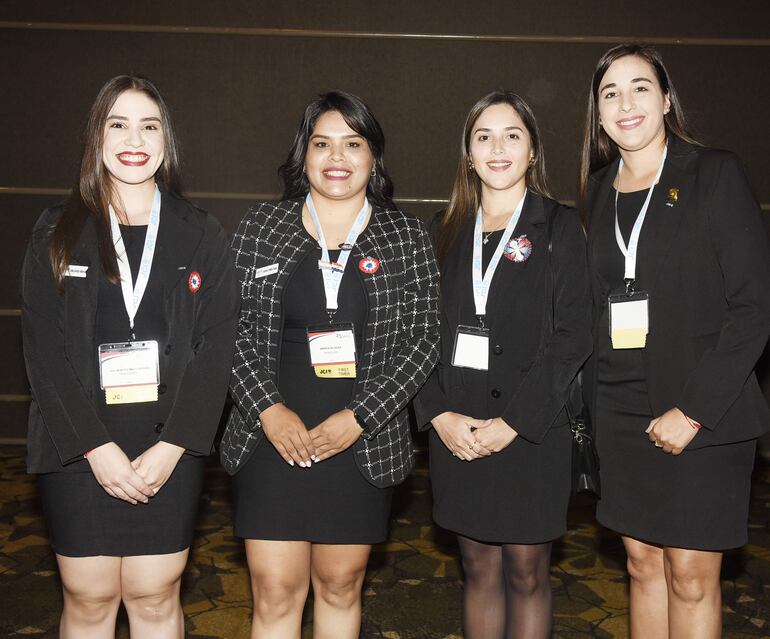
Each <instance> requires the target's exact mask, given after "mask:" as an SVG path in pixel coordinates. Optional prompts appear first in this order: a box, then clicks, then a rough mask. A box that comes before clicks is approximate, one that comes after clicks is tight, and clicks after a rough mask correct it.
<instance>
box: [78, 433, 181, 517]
mask: <svg viewBox="0 0 770 639" xmlns="http://www.w3.org/2000/svg"><path fill="white" fill-rule="evenodd" d="M184 451H185V449H184V448H182V447H181V446H176V445H175V444H171V443H169V442H162V441H161V442H157V443H156V444H153V445H152V446H150V447H149V448H148V449H147V450H145V451H144V452H143V453H142V454H141V455H139V456H138V457H137V458H136V459H134V460H133V461H131V460H129V459H128V457H127V456H126V454H125V453H124V452H123V450H122V449H121V448H120V446H118V445H117V444H116V443H115V442H107V443H106V444H102V445H101V446H99V447H97V448H94V449H93V450H92V451H90V452H89V453H88V455H87V457H86V459H87V460H88V463H89V465H90V466H91V472H92V473H93V474H94V477H95V478H96V481H97V482H99V485H100V486H101V487H102V488H103V489H104V491H105V492H106V493H107V494H108V495H110V496H111V497H115V498H116V499H122V500H123V501H127V502H129V503H131V504H137V503H139V502H142V503H143V504H146V503H147V502H148V501H149V500H150V497H153V496H154V495H155V494H156V493H157V492H158V491H159V490H160V489H161V488H162V487H163V485H164V484H165V483H166V482H167V481H168V479H169V477H171V473H173V472H174V469H175V468H176V465H177V462H178V461H179V459H180V458H181V457H182V455H183V454H184Z"/></svg>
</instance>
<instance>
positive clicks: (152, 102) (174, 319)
mask: <svg viewBox="0 0 770 639" xmlns="http://www.w3.org/2000/svg"><path fill="white" fill-rule="evenodd" d="M84 137H85V144H84V149H83V156H82V161H81V168H80V179H79V181H78V183H77V184H76V186H75V188H74V189H73V192H72V195H71V197H70V199H69V200H68V201H67V203H66V204H65V205H63V206H57V207H53V208H51V209H48V210H46V211H45V212H44V213H43V215H42V216H41V217H40V220H39V221H38V223H37V225H36V226H35V229H34V231H33V235H32V240H31V242H30V245H29V248H28V251H27V255H26V259H25V262H24V271H23V287H22V298H23V307H22V323H23V336H24V353H25V357H26V362H27V372H28V375H29V379H30V386H31V388H32V396H33V399H32V404H31V407H30V418H29V431H28V450H29V455H28V469H29V471H30V472H31V473H36V474H38V475H39V485H40V494H41V497H42V502H43V510H44V513H45V516H46V520H47V524H48V529H49V537H50V539H51V545H52V546H53V549H54V551H55V552H56V558H57V561H58V565H59V569H60V572H61V579H62V584H63V586H64V610H63V612H62V618H61V628H60V636H61V637H62V638H63V639H74V638H80V637H85V636H104V637H106V636H111V635H113V634H114V626H115V618H116V614H117V610H118V607H119V605H120V603H121V601H122V602H123V603H124V604H125V606H126V609H127V611H128V617H129V623H130V625H131V633H132V635H135V636H147V637H149V636H153V637H159V638H161V637H162V638H164V639H166V638H169V639H170V638H171V637H180V636H182V634H183V621H182V611H181V607H180V605H179V585H180V578H181V574H182V570H183V569H184V566H185V563H186V560H187V553H188V549H189V546H190V543H191V540H192V532H193V527H194V522H195V515H196V511H197V505H198V499H199V496H200V489H201V484H202V478H203V458H204V456H206V455H208V454H209V452H210V450H211V445H212V441H213V438H214V434H215V432H216V428H217V425H218V422H219V417H220V414H221V410H222V404H223V401H224V396H225V393H226V390H227V379H228V377H229V369H230V364H231V362H232V348H233V340H234V332H235V323H236V319H237V296H236V294H235V290H234V284H235V281H234V277H233V269H232V265H231V262H230V254H229V249H228V245H227V241H226V238H225V234H224V232H223V230H222V228H221V227H220V225H219V224H218V222H217V221H216V220H215V219H214V218H213V217H211V216H210V215H208V214H206V213H205V212H203V211H200V210H198V209H196V208H195V207H193V206H192V205H191V204H189V203H188V202H186V201H185V200H184V199H182V198H181V197H180V195H179V190H178V183H179V180H178V170H179V167H178V161H177V150H176V138H175V136H174V130H173V128H172V126H171V122H170V120H169V116H168V109H167V108H166V105H165V103H164V102H163V99H162V98H161V96H160V94H159V93H158V90H157V89H156V88H155V86H154V85H153V84H152V83H151V82H149V81H148V80H146V79H143V78H136V77H130V76H118V77H116V78H113V79H112V80H110V81H109V82H107V83H106V84H105V85H104V86H103V87H102V90H101V91H100V93H99V95H98V96H97V98H96V101H95V102H94V105H93V106H92V108H91V112H90V115H89V118H88V124H87V127H86V131H85V136H84ZM180 263H181V264H182V265H183V266H181V268H180V266H179V265H180ZM193 283H195V286H193ZM148 604H149V605H148Z"/></svg>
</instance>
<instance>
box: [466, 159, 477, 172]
mask: <svg viewBox="0 0 770 639" xmlns="http://www.w3.org/2000/svg"><path fill="white" fill-rule="evenodd" d="M468 170H469V171H475V170H476V167H475V166H473V160H472V159H471V158H468Z"/></svg>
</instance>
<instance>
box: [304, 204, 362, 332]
mask: <svg viewBox="0 0 770 639" xmlns="http://www.w3.org/2000/svg"><path fill="white" fill-rule="evenodd" d="M305 204H307V210H308V212H309V213H310V219H312V220H313V224H314V225H315V230H316V233H318V244H319V245H320V246H321V261H320V262H319V263H318V267H319V268H320V269H321V275H322V276H323V280H324V293H325V294H326V310H327V311H328V312H329V316H330V317H331V315H332V313H333V312H334V311H336V310H337V294H338V293H339V291H340V284H341V283H342V276H343V274H344V273H345V265H346V264H347V263H348V258H349V257H350V252H351V251H352V250H353V246H354V245H355V243H356V240H357V239H358V236H359V234H360V233H361V231H362V230H363V228H364V225H365V224H366V216H367V214H368V213H369V200H367V199H366V198H364V205H363V206H362V207H361V210H360V211H359V212H358V215H356V219H355V220H353V226H351V227H350V231H348V236H347V238H345V243H344V244H343V245H342V249H341V250H340V256H339V257H338V258H337V261H336V262H332V261H331V259H330V258H329V247H328V246H327V245H326V238H325V237H324V232H323V229H322V228H321V221H320V220H319V219H318V213H317V212H316V210H315V205H314V204H313V198H312V197H311V196H310V193H308V194H307V197H306V198H305Z"/></svg>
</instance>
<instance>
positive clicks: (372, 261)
mask: <svg viewBox="0 0 770 639" xmlns="http://www.w3.org/2000/svg"><path fill="white" fill-rule="evenodd" d="M358 270H359V271H361V272H362V273H369V274H370V275H371V274H372V273H376V272H377V271H378V270H380V260H378V259H377V258H376V257H362V258H361V260H360V261H359V262H358Z"/></svg>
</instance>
